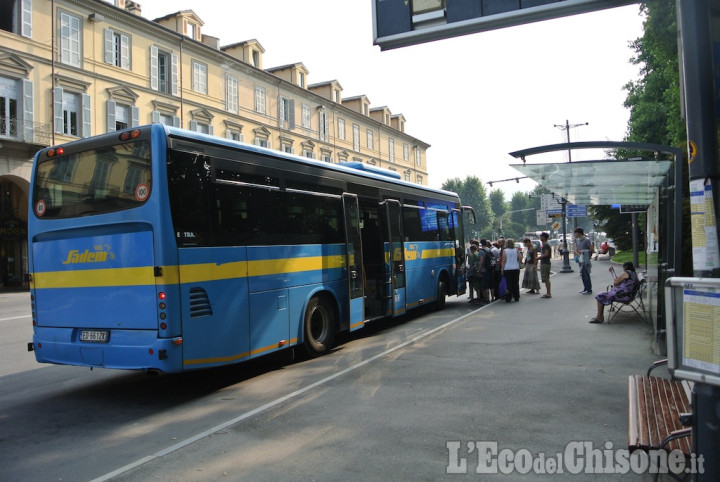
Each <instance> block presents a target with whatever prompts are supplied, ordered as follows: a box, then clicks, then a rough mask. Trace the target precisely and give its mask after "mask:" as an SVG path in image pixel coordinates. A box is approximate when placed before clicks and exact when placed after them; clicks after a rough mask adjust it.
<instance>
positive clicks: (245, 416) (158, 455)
mask: <svg viewBox="0 0 720 482" xmlns="http://www.w3.org/2000/svg"><path fill="white" fill-rule="evenodd" d="M477 311H478V310H473V311H471V312H469V313H466V314H464V315H462V316H460V317H458V318H455V319H454V320H450V321H448V322H447V323H445V324H443V325H440V326H438V327H436V328H433V329H432V330H429V331H426V332H423V333H420V334H419V335H416V336H414V337H413V338H411V339H409V340H407V341H404V342H403V343H400V344H399V345H396V346H394V347H392V348H388V349H387V350H385V351H384V352H382V353H378V354H377V355H375V356H372V357H370V358H368V359H367V360H363V361H361V362H359V363H356V364H355V365H352V366H349V367H347V368H345V369H343V370H340V371H339V372H337V373H334V374H332V375H330V376H328V377H326V378H323V379H322V380H318V381H317V382H314V383H311V384H310V385H308V386H306V387H303V388H301V389H299V390H295V391H294V392H292V393H289V394H287V395H285V396H283V397H280V398H278V399H275V400H273V401H272V402H268V403H266V404H264V405H261V406H259V407H257V408H255V409H253V410H250V411H249V412H245V413H243V414H242V415H239V416H237V417H235V418H233V419H230V420H228V421H227V422H223V423H221V424H219V425H216V426H214V427H212V428H209V429H207V430H205V431H204V432H200V433H198V434H196V435H193V436H192V437H190V438H187V439H185V440H183V441H181V442H178V443H176V444H174V445H171V446H170V447H167V448H166V449H163V450H160V451H159V452H156V453H154V454H153V455H148V456H147V457H143V458H141V459H138V460H136V461H135V462H131V463H129V464H127V465H125V466H123V467H120V468H119V469H117V470H114V471H112V472H109V473H107V474H105V475H101V476H100V477H98V478H96V479H93V480H92V481H91V482H103V481H106V480H110V479H112V478H113V477H117V476H118V475H122V474H124V473H126V472H129V471H130V470H132V469H135V468H137V467H140V466H141V465H144V464H146V463H148V462H150V461H152V460H155V459H159V458H161V457H164V456H166V455H168V454H171V453H173V452H176V451H178V450H180V449H182V448H184V447H187V446H188V445H191V444H193V443H195V442H197V441H199V440H202V439H204V438H205V437H208V436H210V435H212V434H214V433H217V432H220V431H222V430H224V429H226V428H228V427H230V426H232V425H235V424H236V423H239V422H242V421H243V420H245V419H248V418H250V417H253V416H255V415H257V414H259V413H262V412H264V411H266V410H269V409H271V408H273V407H275V406H277V405H280V404H281V403H283V402H286V401H288V400H291V399H293V398H295V397H298V396H300V395H302V394H303V393H305V392H307V391H310V390H312V389H313V388H316V387H319V386H320V385H324V384H325V383H327V382H329V381H332V380H334V379H336V378H339V377H341V376H343V375H346V374H348V373H350V372H352V371H354V370H357V369H358V368H360V367H363V366H365V365H367V364H369V363H372V362H374V361H375V360H377V359H378V358H382V357H384V356H386V355H388V354H390V353H392V352H394V351H397V350H400V349H401V348H405V347H406V346H408V345H412V344H413V343H415V342H417V341H419V340H421V339H423V338H425V337H427V336H430V335H432V334H433V333H436V332H438V331H440V330H442V329H444V328H447V327H448V326H451V325H454V324H455V323H457V322H458V321H461V320H463V319H465V318H467V317H468V316H470V315H472V314H474V313H475V312H477Z"/></svg>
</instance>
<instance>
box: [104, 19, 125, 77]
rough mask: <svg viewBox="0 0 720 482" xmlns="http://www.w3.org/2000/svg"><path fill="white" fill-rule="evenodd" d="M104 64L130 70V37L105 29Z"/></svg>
mask: <svg viewBox="0 0 720 482" xmlns="http://www.w3.org/2000/svg"><path fill="white" fill-rule="evenodd" d="M104 34H105V63H108V64H112V65H115V66H116V67H121V68H123V69H130V68H131V67H130V51H131V44H130V37H129V36H128V35H125V34H123V33H118V32H115V31H113V30H110V29H105V31H104Z"/></svg>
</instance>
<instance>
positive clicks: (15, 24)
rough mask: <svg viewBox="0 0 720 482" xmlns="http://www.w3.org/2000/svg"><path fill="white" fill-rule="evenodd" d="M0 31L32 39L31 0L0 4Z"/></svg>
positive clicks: (15, 0) (16, 0) (17, 0)
mask: <svg viewBox="0 0 720 482" xmlns="http://www.w3.org/2000/svg"><path fill="white" fill-rule="evenodd" d="M0 30H5V31H7V32H12V33H14V34H19V35H22V36H23V37H28V38H32V0H10V1H7V0H6V1H4V2H0Z"/></svg>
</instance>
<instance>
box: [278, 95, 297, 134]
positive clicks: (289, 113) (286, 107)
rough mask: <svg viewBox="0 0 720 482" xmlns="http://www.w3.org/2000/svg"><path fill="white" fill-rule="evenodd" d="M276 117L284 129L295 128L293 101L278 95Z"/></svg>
mask: <svg viewBox="0 0 720 482" xmlns="http://www.w3.org/2000/svg"><path fill="white" fill-rule="evenodd" d="M278 119H279V120H280V124H281V127H282V128H284V129H294V128H295V101H294V100H290V99H288V98H286V97H282V96H281V97H280V99H279V102H278Z"/></svg>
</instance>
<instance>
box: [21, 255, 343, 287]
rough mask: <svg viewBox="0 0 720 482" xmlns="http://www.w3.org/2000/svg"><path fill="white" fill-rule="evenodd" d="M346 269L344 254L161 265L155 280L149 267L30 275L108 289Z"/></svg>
mask: <svg viewBox="0 0 720 482" xmlns="http://www.w3.org/2000/svg"><path fill="white" fill-rule="evenodd" d="M343 267H345V255H334V256H311V257H306V258H286V259H272V260H258V261H247V262H246V261H235V262H231V263H223V264H217V263H203V264H186V265H180V266H163V267H162V276H160V277H158V278H156V277H155V271H154V268H153V267H152V266H144V267H139V268H108V269H86V270H79V271H47V272H39V273H35V274H33V279H32V283H33V287H34V288H35V289H43V288H85V287H111V286H147V285H154V284H177V283H180V282H181V281H182V283H198V282H202V281H217V280H224V279H233V278H245V277H247V276H267V275H275V274H282V273H300V272H303V271H316V270H322V269H332V268H343Z"/></svg>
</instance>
